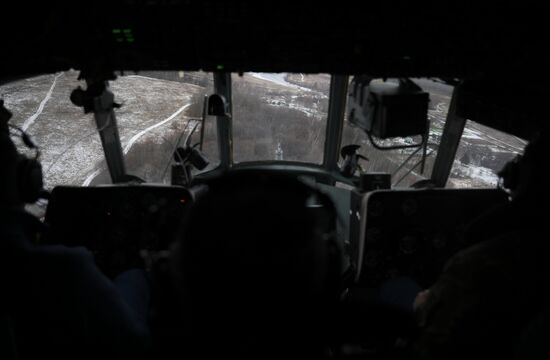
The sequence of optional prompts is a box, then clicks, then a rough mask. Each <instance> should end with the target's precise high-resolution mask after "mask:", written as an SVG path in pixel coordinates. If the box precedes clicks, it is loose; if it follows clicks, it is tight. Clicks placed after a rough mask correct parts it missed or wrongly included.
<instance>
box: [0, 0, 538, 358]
mask: <svg viewBox="0 0 550 360" xmlns="http://www.w3.org/2000/svg"><path fill="white" fill-rule="evenodd" d="M16 7H20V8H19V9H17V10H14V11H13V12H12V14H14V16H13V17H11V18H10V16H5V17H6V18H5V19H2V21H1V22H0V28H1V29H2V32H1V33H2V34H3V44H2V48H3V53H4V54H5V55H3V59H2V66H1V67H0V98H1V99H2V104H1V107H2V113H1V114H2V121H6V122H8V121H9V124H10V135H11V137H12V140H13V142H14V143H15V145H16V147H17V150H18V151H19V152H20V153H22V154H23V155H24V156H25V159H26V160H25V161H26V162H27V163H28V164H27V163H26V165H25V166H26V167H25V169H24V170H21V171H19V170H18V171H19V172H18V173H17V175H18V176H19V177H20V179H19V180H18V181H20V183H21V184H20V185H19V187H18V189H19V190H18V191H19V192H20V194H21V198H23V199H24V200H25V202H26V205H25V209H26V211H27V212H28V213H30V214H32V215H33V216H34V217H36V218H37V219H38V220H39V222H40V223H41V224H42V226H43V228H42V230H41V234H40V236H39V237H36V239H34V240H33V241H34V243H35V244H34V245H35V246H65V247H69V248H80V247H83V248H85V249H87V251H89V252H90V253H91V254H92V255H93V258H94V263H95V264H96V265H97V268H98V269H99V270H100V272H101V273H102V274H104V275H105V276H106V278H108V279H116V278H117V276H118V275H120V274H121V273H124V272H125V271H127V270H129V269H134V268H139V269H141V270H144V271H146V272H147V273H148V277H149V279H150V280H151V279H152V280H151V281H152V282H153V293H152V298H153V299H154V301H153V309H152V310H151V314H152V315H150V316H151V319H152V320H151V321H152V328H151V329H152V330H151V331H152V332H153V345H152V349H149V350H148V353H145V354H140V355H141V356H143V357H144V358H153V357H166V356H170V354H172V353H173V352H174V351H178V349H179V347H178V345H177V344H178V342H177V341H178V340H176V339H178V335H177V334H176V332H178V331H179V330H180V329H179V328H178V324H177V320H175V319H176V318H177V319H180V318H179V317H176V316H174V318H172V317H170V315H169V314H171V313H172V312H177V310H175V309H176V308H177V307H178V306H179V305H178V304H177V301H176V300H174V299H177V298H178V296H179V295H178V294H177V291H175V290H173V289H172V288H171V287H172V286H173V284H172V282H173V281H175V280H174V279H173V277H174V275H173V273H172V272H171V271H173V266H174V265H173V263H171V262H173V261H174V260H173V259H174V258H177V256H176V255H174V254H175V253H177V252H178V251H179V250H178V249H179V246H181V244H179V242H180V240H181V237H182V233H186V229H185V226H186V224H187V225H189V221H190V220H189V219H193V215H192V214H193V213H194V211H195V210H194V209H196V208H197V206H198V208H199V209H200V208H201V206H203V205H199V204H201V203H202V204H204V203H207V204H210V202H211V201H212V199H213V198H214V195H216V196H218V197H219V199H225V200H226V201H230V202H231V201H235V203H236V204H232V203H230V204H227V203H224V204H222V203H218V205H217V206H218V207H219V208H220V209H241V208H239V207H238V206H241V205H242V204H237V203H239V197H238V195H239V194H236V195H235V197H232V196H228V195H226V194H225V193H223V192H222V191H221V190H216V189H223V191H230V190H227V189H229V187H228V186H227V185H220V181H222V182H223V181H224V179H227V182H228V183H231V181H235V180H234V179H238V181H242V182H243V184H248V185H249V186H248V185H247V186H248V189H249V190H250V194H256V193H254V191H256V192H258V191H259V193H257V194H260V195H257V196H258V197H257V199H262V201H264V204H265V207H263V208H262V207H261V206H259V205H258V209H257V212H258V213H265V214H266V215H265V218H262V219H261V220H255V221H258V223H257V224H256V225H254V224H252V222H253V221H252V220H250V222H248V223H247V219H242V220H243V221H240V220H241V219H239V221H238V224H239V225H238V226H243V227H248V226H249V227H250V228H251V229H259V228H261V227H260V225H258V224H260V223H261V224H264V225H265V226H264V227H263V228H261V232H259V233H261V234H264V235H265V233H269V229H271V230H272V232H273V234H275V233H276V234H280V233H283V231H282V230H281V229H280V228H279V227H280V226H282V225H280V224H287V223H286V222H284V221H286V220H281V219H286V217H288V216H286V215H284V214H283V213H284V212H285V207H284V205H281V202H282V199H284V198H285V195H284V194H283V193H282V191H283V190H281V189H287V188H288V189H290V188H291V189H294V190H292V191H296V194H301V193H300V192H299V191H298V190H295V188H294V187H292V186H290V185H288V184H287V183H286V181H287V180H282V182H281V183H280V184H279V183H277V181H274V182H271V181H270V180H269V181H268V180H266V179H271V178H272V179H278V177H279V176H283V177H284V178H285V179H287V178H288V179H291V181H295V182H297V183H299V184H302V185H303V186H307V189H310V190H311V193H308V199H307V201H306V203H305V204H304V205H303V207H304V208H305V209H307V216H306V215H304V219H314V221H313V222H312V223H314V224H315V226H316V229H315V230H316V234H317V233H319V234H321V235H319V236H318V238H319V239H320V240H319V241H325V240H327V239H329V240H330V241H329V243H330V246H331V247H330V251H332V252H331V254H332V255H331V256H336V257H337V258H338V259H337V261H336V263H337V264H338V266H337V270H334V269H333V268H331V270H332V271H334V272H335V274H336V277H337V280H336V286H335V290H334V294H335V297H336V298H337V301H335V304H332V303H331V306H332V305H333V307H332V308H331V309H330V310H329V309H328V308H327V313H329V312H330V313H331V314H332V315H334V318H331V320H330V321H329V320H327V321H326V323H327V324H330V325H331V326H332V328H331V331H329V332H328V333H329V334H330V336H327V337H330V338H328V340H327V339H323V340H326V341H325V342H326V344H325V345H327V349H328V350H326V349H325V350H326V351H324V352H323V357H324V358H335V359H340V358H342V359H356V358H365V359H368V358H375V359H378V358H412V357H413V356H415V355H413V353H414V339H415V338H416V337H417V336H418V332H419V330H418V328H417V327H416V325H414V323H415V318H414V314H413V311H412V307H413V302H412V300H414V297H413V298H412V299H411V295H410V292H411V291H412V290H411V291H408V290H407V291H404V292H403V293H400V295H389V296H386V295H383V294H385V291H386V290H385V289H387V284H390V283H392V284H393V281H394V280H398V279H408V280H411V282H413V283H414V284H415V285H414V286H416V288H417V290H416V292H415V295H416V294H418V293H419V292H420V291H421V290H423V289H429V288H430V287H432V286H433V285H434V284H435V283H436V282H437V281H438V279H439V278H440V275H441V273H442V272H443V271H444V270H445V269H446V266H447V265H446V264H448V262H449V260H450V259H452V258H453V257H454V256H455V255H456V254H457V253H459V252H461V251H463V250H465V249H468V248H469V247H471V246H475V245H478V244H479V243H481V242H482V241H483V240H484V239H479V236H475V234H472V231H473V230H472V229H473V228H474V225H476V226H479V222H480V219H483V217H484V216H486V215H487V214H491V213H492V212H494V211H496V210H495V209H502V208H505V207H506V206H508V205H509V204H510V203H511V201H512V200H511V199H512V196H511V193H510V192H509V191H508V190H507V189H506V188H505V187H504V186H503V185H502V180H500V179H499V176H500V175H499V174H501V170H502V169H503V168H504V167H505V166H506V164H507V163H509V162H511V161H513V159H514V158H516V157H517V156H518V155H521V154H523V152H524V150H525V147H526V146H527V144H528V142H529V140H531V138H532V137H533V136H534V135H535V134H537V133H538V132H539V131H540V130H542V129H543V128H544V127H545V126H546V125H544V116H545V115H546V114H545V110H544V109H541V108H543V107H544V103H545V101H544V95H546V94H547V90H546V89H545V84H544V81H542V80H541V74H542V73H544V69H545V68H546V66H547V64H548V62H547V61H548V54H547V52H546V51H544V49H543V48H544V44H543V43H542V41H543V40H542V39H541V38H540V37H541V34H543V33H544V26H543V24H544V21H539V20H540V19H539V18H540V17H541V16H542V13H541V12H537V11H536V10H535V9H529V11H524V9H519V8H515V7H513V6H507V5H503V4H501V8H498V9H500V10H498V11H497V10H495V8H494V7H489V6H482V5H476V7H459V8H454V9H443V8H441V9H439V8H438V9H435V8H430V9H423V8H419V7H417V6H413V5H405V6H403V5H397V4H392V5H380V4H368V5H366V4H363V5H361V6H359V5H356V4H353V3H349V4H348V3H345V2H344V3H339V4H334V3H330V2H328V3H320V2H302V3H292V4H290V3H286V2H283V3H280V4H278V3H277V4H270V5H269V6H268V5H267V4H259V3H255V2H250V1H236V2H218V1H193V0H188V1H179V0H176V1H164V0H152V1H141V0H126V1H116V2H111V3H105V4H100V3H96V2H83V3H82V4H78V5H74V4H73V5H67V4H64V3H63V2H55V1H54V2H48V3H44V4H35V3H31V4H18V5H16ZM508 11H510V12H512V13H513V15H508ZM20 14H24V15H20ZM23 19H24V22H25V25H24V26H23V25H22V22H23ZM527 19H528V23H529V26H524V23H525V22H526V21H527ZM38 160H40V163H39V162H38ZM21 179H25V180H24V184H23V180H21ZM239 179H240V180H239ZM254 179H256V180H257V181H258V182H257V183H256V185H257V186H254V185H251V184H252V183H253V181H255V180H254ZM249 182H250V183H249ZM272 184H279V185H281V188H276V186H275V187H274V188H273V189H269V188H267V186H271V185H272ZM260 185H261V186H260ZM302 185H300V186H302ZM262 186H266V188H265V189H264V190H265V192H263V190H258V189H263V188H262ZM235 189H240V191H243V194H246V191H247V187H246V186H235ZM300 189H302V188H300ZM292 191H290V190H289V194H290V193H292ZM269 194H273V197H279V198H278V199H270V198H269V196H268V195H269ZM300 196H301V195H300ZM249 197H251V196H250V195H249V194H247V195H243V200H242V201H243V203H246V201H249V200H247V199H248V198H249ZM325 198H326V199H329V200H330V205H327V204H328V202H327V201H325V200H324V199H325ZM205 199H208V200H205ZM219 201H222V200H219ZM250 201H251V200H250ZM214 204H216V203H215V202H214ZM210 205H212V204H210ZM232 206H235V207H234V208H233V207H232ZM251 206H252V205H251ZM254 206H256V205H254ZM278 206H279V207H280V209H279V208H278ZM288 206H289V208H288V209H289V212H290V213H292V211H294V210H292V205H291V204H290V203H289V205H288ZM215 208H216V207H215V206H214V207H212V209H210V211H211V214H212V219H221V217H217V216H219V215H216V214H217V213H216V211H215ZM274 209H275V210H277V211H278V210H280V212H277V211H275V210H274ZM203 211H204V209H203ZM229 211H232V210H229ZM235 211H236V210H235ZM206 213H207V212H206ZM253 215H254V214H253V212H251V213H250V214H249V215H247V216H250V218H251V219H255V217H254V216H253ZM208 216H210V215H208ZM234 217H235V218H237V217H236V214H227V219H233V218H234ZM258 218H260V216H258ZM195 220H196V219H195ZM207 220H208V219H203V220H202V221H199V222H198V223H200V224H201V226H203V227H202V228H201V229H199V230H193V231H195V232H197V231H198V232H199V233H200V232H201V231H203V233H205V234H206V233H208V234H210V233H212V234H214V233H215V234H217V235H219V234H223V233H224V231H225V230H224V229H216V228H217V227H218V226H221V225H220V224H224V226H226V225H227V221H221V220H220V221H221V222H220V224H217V223H211V224H210V223H208V221H207ZM288 221H289V222H288V223H289V224H291V223H292V222H290V220H288ZM196 223H197V222H196ZM2 224H4V223H2ZM205 224H206V225H205ZM300 225H303V224H296V229H298V228H299V227H300ZM2 226H4V225H2ZM284 226H286V225H284ZM266 229H267V231H266ZM283 230H284V232H285V233H286V232H288V233H289V234H290V233H291V232H292V231H293V228H290V227H289V228H286V227H285V228H284V229H283ZM226 233H227V234H232V235H227V239H225V240H226V241H228V242H233V241H236V240H235V239H234V238H233V237H234V236H238V234H239V232H237V230H236V229H234V228H233V227H232V226H231V225H228V226H227V229H226ZM6 234H7V233H6ZM194 234H195V233H194ZM236 234H237V235H236ZM246 234H247V233H246V230H243V237H246V236H248V235H246ZM3 235H4V233H3ZM273 236H274V235H273ZM266 237H269V236H268V235H266ZM289 239H294V237H292V236H291V235H289ZM281 243H285V241H284V239H281ZM178 244H179V245H178ZM289 246H290V245H289ZM211 248H214V245H212V246H211ZM211 248H210V247H209V248H208V251H215V250H212V249H211ZM290 248H292V246H290ZM186 249H187V248H186ZM277 249H278V248H277ZM225 251H228V252H231V251H232V250H231V249H230V250H227V249H226V250H225ZM278 251H280V252H278ZM300 251H302V250H300ZM243 252H244V253H246V254H249V253H250V252H249V251H248V249H247V251H243ZM283 253H284V252H283V251H282V250H276V252H275V253H274V255H273V257H275V256H277V254H278V255H279V256H283V257H284V255H281V254H283ZM186 256H187V255H186ZM189 256H191V255H189ZM216 256H217V255H216ZM216 256H213V257H212V258H211V259H218V257H216ZM184 258H185V256H184ZM199 258H200V256H199ZM305 258H307V257H305V255H304V259H305ZM220 259H221V257H220ZM262 259H263V258H262ZM178 261H181V259H179V260H178ZM211 261H212V262H215V260H211ZM221 261H222V260H220V262H221ZM266 261H268V260H266ZM289 261H290V260H289ZM331 261H332V260H331ZM304 263H305V264H308V262H307V261H306V260H304ZM329 263H330V261H329ZM289 264H290V262H289ZM224 266H225V265H224ZM235 266H236V267H237V268H238V265H235ZM243 266H244V265H243ZM292 266H293V265H289V267H292ZM2 269H4V268H2ZM218 270H219V269H218ZM325 270H326V269H325ZM197 271H198V270H197ZM227 271H228V274H230V273H231V274H233V273H232V272H231V271H232V270H229V269H228V270H227ZM247 271H249V272H250V273H251V274H252V273H254V269H247ZM327 271H328V270H327ZM222 272H223V271H222ZM235 274H241V273H239V272H235ZM247 274H248V273H247ZM228 276H229V275H228ZM296 276H297V279H298V277H299V276H301V274H300V273H299V271H298V272H297V273H296ZM224 279H225V278H224ZM176 280H177V279H176ZM213 282H214V283H215V281H213ZM251 286H252V287H253V286H254V285H253V284H252V285H251ZM260 287H261V286H260ZM405 287H406V286H405ZM168 288H169V289H168ZM282 288H283V287H282ZM237 289H240V287H238V286H236V287H235V292H238V290H237ZM243 293H244V292H243ZM208 294H210V293H208ZM246 294H248V293H246ZM297 294H300V292H299V291H298V292H297ZM10 296H13V298H16V296H17V295H16V294H12V295H10ZM209 296H210V295H209ZM384 296H386V297H385V300H384V301H386V300H387V303H384V304H382V306H380V305H381V304H380V303H381V300H380V298H382V297H384ZM396 297H397V298H396ZM223 298H224V295H223V294H220V295H219V301H222V299H223ZM405 298H407V299H409V300H411V301H409V302H410V306H409V307H410V309H407V310H406V311H402V310H403V308H404V307H405V308H406V307H407V306H402V305H401V304H402V303H403V302H404V301H405V300H403V299H405ZM285 299H286V298H285ZM388 299H389V300H388ZM208 301H209V300H208ZM243 301H244V300H243ZM247 301H249V300H247ZM7 303H9V301H7ZM209 304H210V303H209ZM388 304H389V305H388ZM2 305H3V306H4V303H2ZM7 307H8V308H9V306H7ZM3 310H4V309H3ZM394 310H395V311H394ZM332 311H334V313H332ZM4 312H5V311H4ZM4 312H3V313H4ZM403 312H405V313H406V314H403ZM216 314H217V313H216ZM206 317H207V318H209V317H208V316H206ZM4 319H8V320H6V321H4ZM195 320H196V319H195ZM178 321H179V320H178ZM13 322H17V319H12V318H10V312H9V309H8V312H7V315H6V316H4V315H2V321H1V322H0V327H1V328H7V329H8V330H6V331H4V330H2V334H6V335H1V337H2V339H3V340H2V342H1V346H2V347H3V348H4V349H6V350H2V352H1V353H3V354H6V358H14V359H17V358H25V356H28V354H32V352H26V350H25V349H22V347H23V346H24V345H25V344H26V342H25V340H24V339H23V340H21V338H22V337H24V336H23V335H21V336H20V335H19V334H18V331H17V329H18V327H17V326H16V325H13ZM5 324H7V325H5ZM325 325H326V324H325ZM221 327H223V326H220V328H221ZM14 329H15V330H14ZM201 329H202V328H201ZM201 331H202V330H201ZM214 333H216V332H213V334H214ZM216 334H217V333H216ZM270 334H271V333H270ZM211 336H212V338H214V337H215V335H211ZM231 339H233V338H231ZM212 341H213V344H212V345H214V346H215V344H216V340H215V339H214V340H212ZM232 341H233V340H232ZM221 343H223V344H226V343H224V342H220V344H221ZM243 343H245V341H244V340H243ZM201 344H202V343H201ZM269 344H272V343H269ZM226 345H227V344H226ZM229 346H231V344H229ZM240 346H244V345H242V344H239V345H236V344H235V348H237V349H238V348H240ZM220 351H221V350H220ZM224 351H225V353H226V354H228V355H229V354H231V353H233V351H237V353H238V350H234V349H231V348H228V349H226V350H224ZM266 352H269V350H267V349H266ZM222 353H223V351H222V352H221V353H220V354H222ZM17 354H19V355H17ZM205 354H208V351H206V352H205ZM238 354H240V353H238ZM195 355H196V354H195ZM287 355H288V356H289V357H292V356H294V355H295V354H292V353H288V354H287ZM300 355H302V356H303V354H301V353H300ZM2 358H4V357H2Z"/></svg>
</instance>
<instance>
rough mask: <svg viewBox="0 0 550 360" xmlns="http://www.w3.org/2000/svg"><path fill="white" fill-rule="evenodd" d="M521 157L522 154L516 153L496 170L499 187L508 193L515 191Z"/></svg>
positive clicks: (518, 180)
mask: <svg viewBox="0 0 550 360" xmlns="http://www.w3.org/2000/svg"><path fill="white" fill-rule="evenodd" d="M522 159H523V156H522V155H519V154H518V155H516V157H514V158H513V159H512V160H511V161H509V162H507V163H506V165H504V167H503V168H502V170H500V171H499V172H498V174H497V175H498V177H499V187H500V188H502V189H503V190H505V191H507V192H509V193H511V192H514V191H516V189H517V187H518V185H519V182H520V173H521V163H522Z"/></svg>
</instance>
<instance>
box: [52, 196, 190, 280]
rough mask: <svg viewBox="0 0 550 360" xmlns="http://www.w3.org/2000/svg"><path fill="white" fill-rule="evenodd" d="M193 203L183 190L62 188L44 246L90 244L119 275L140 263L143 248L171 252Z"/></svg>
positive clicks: (104, 266)
mask: <svg viewBox="0 0 550 360" xmlns="http://www.w3.org/2000/svg"><path fill="white" fill-rule="evenodd" d="M191 202H192V196H191V194H190V192H189V191H188V190H187V189H185V188H182V187H173V186H159V185H136V186H127V185H123V186H117V185H114V186H105V187H85V188H84V187H65V186H60V187H56V188H55V189H54V190H53V191H52V194H51V199H50V201H49V203H48V209H47V211H46V218H45V223H46V224H47V225H48V228H49V230H48V231H47V232H46V234H45V236H44V238H43V242H44V243H47V244H62V245H66V246H84V247H86V248H87V249H89V250H90V251H92V253H93V254H94V256H95V259H96V262H97V264H98V266H100V268H102V270H103V271H104V272H105V273H107V274H108V275H109V274H116V273H117V272H119V271H121V270H123V269H124V268H126V267H129V266H130V267H131V266H134V265H136V263H139V261H140V259H139V253H140V251H142V250H149V251H160V250H167V249H169V247H170V245H171V244H172V243H173V242H174V241H175V240H176V239H177V235H178V232H179V229H180V224H181V222H182V219H183V217H184V216H185V213H186V211H187V209H188V208H189V205H190V204H191Z"/></svg>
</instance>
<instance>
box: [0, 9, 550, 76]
mask: <svg viewBox="0 0 550 360" xmlns="http://www.w3.org/2000/svg"><path fill="white" fill-rule="evenodd" d="M379 3H382V5H380V4H379ZM16 6H17V8H18V10H11V11H10V10H8V9H5V10H6V11H3V16H2V25H1V26H2V28H3V31H2V37H3V50H4V51H3V59H2V62H3V63H4V64H6V65H7V66H2V68H1V69H0V73H1V74H2V77H5V76H7V75H10V74H12V75H15V74H18V73H19V74H22V73H28V72H33V71H34V72H44V71H55V70H60V69H64V68H68V67H73V68H75V69H82V68H86V67H89V66H95V65H97V64H98V63H104V64H107V65H108V66H110V67H112V68H114V69H117V70H118V69H125V70H140V69H149V70H152V69H171V70H198V69H203V70H206V71H221V70H223V71H231V72H241V71H263V72H302V73H319V72H325V73H333V74H334V73H336V74H359V73H368V74H370V75H374V76H380V77H383V76H393V77H397V76H411V77H412V76H417V77H419V76H432V77H439V78H447V79H453V78H468V77H477V76H479V75H483V74H498V75H499V76H508V75H511V74H514V73H517V74H523V75H522V76H525V75H526V74H529V73H531V72H533V73H536V71H538V70H540V68H539V65H542V64H544V65H546V64H547V61H546V60H547V58H548V55H547V54H546V51H545V46H544V41H543V40H544V39H543V38H544V33H545V31H544V30H545V29H544V27H545V21H544V13H545V12H544V11H542V10H543V9H528V10H527V9H524V8H517V6H515V5H514V6H512V5H507V3H506V2H499V3H495V4H492V5H491V6H489V5H479V4H475V5H470V6H466V5H461V6H457V7H454V8H448V7H445V6H443V5H442V4H439V3H437V4H432V5H431V6H430V7H426V6H417V5H416V4H407V5H402V4H399V3H398V2H389V3H388V2H380V1H377V2H375V1H365V2H361V4H357V3H356V2H351V1H338V2H329V3H325V2H321V1H305V2H289V1H280V2H260V1H242V0H241V1H198V0H125V1H110V2H100V1H86V2H59V1H53V2H44V3H41V4H37V3H36V2H23V4H21V3H18V4H17V5H16Z"/></svg>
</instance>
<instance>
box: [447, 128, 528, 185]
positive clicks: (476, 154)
mask: <svg viewBox="0 0 550 360" xmlns="http://www.w3.org/2000/svg"><path fill="white" fill-rule="evenodd" d="M526 145H527V141H525V140H523V139H520V138H518V137H516V136H513V135H509V134H506V133H503V132H501V131H498V130H495V129H492V128H490V127H487V126H483V125H481V124H478V123H476V122H474V121H470V120H468V121H467V122H466V126H465V128H464V133H463V134H462V138H461V139H460V145H459V147H458V149H457V152H456V157H455V161H454V163H453V167H452V169H451V174H450V176H449V180H448V181H447V187H450V188H494V187H495V186H496V185H497V183H498V175H497V174H498V172H499V171H500V170H501V169H502V168H503V167H504V165H505V164H506V163H507V162H508V161H510V160H512V159H513V158H514V157H515V156H516V155H518V154H522V153H523V150H524V149H525V146H526Z"/></svg>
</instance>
